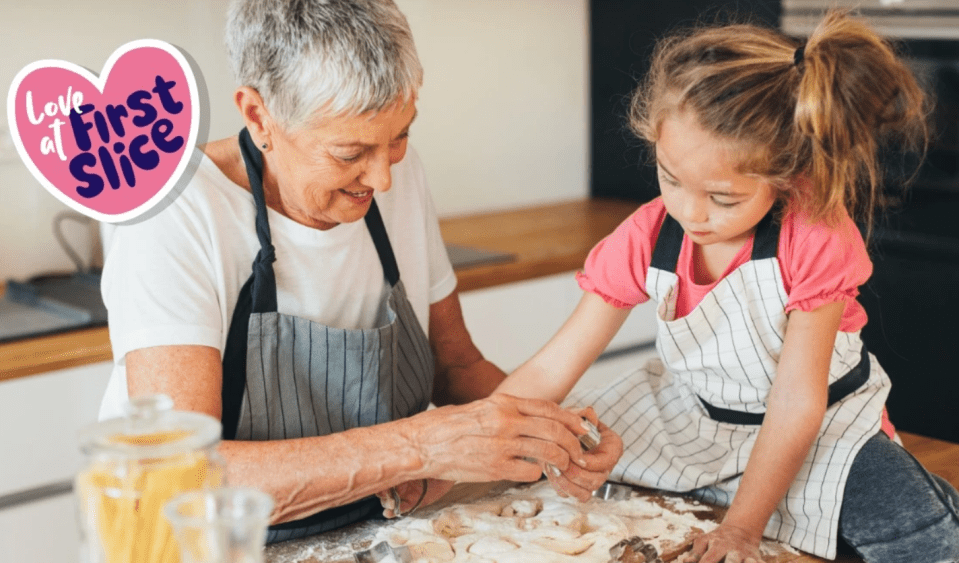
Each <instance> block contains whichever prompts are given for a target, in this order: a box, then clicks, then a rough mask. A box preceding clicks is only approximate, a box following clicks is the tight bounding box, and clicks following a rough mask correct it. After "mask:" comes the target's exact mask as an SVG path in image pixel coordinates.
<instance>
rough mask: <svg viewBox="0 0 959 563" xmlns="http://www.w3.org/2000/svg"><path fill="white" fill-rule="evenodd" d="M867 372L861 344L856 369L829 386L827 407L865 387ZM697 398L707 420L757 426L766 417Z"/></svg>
mask: <svg viewBox="0 0 959 563" xmlns="http://www.w3.org/2000/svg"><path fill="white" fill-rule="evenodd" d="M869 372H870V368H869V351H868V350H866V345H865V344H863V346H862V357H861V358H860V359H859V363H858V364H856V367H854V368H852V369H851V370H849V373H847V374H846V375H844V376H842V377H840V378H839V379H837V380H836V381H834V382H832V383H831V384H830V385H829V399H828V403H827V404H828V406H829V407H831V406H833V405H835V404H836V403H838V402H839V401H841V400H843V399H845V398H846V397H848V396H849V395H852V394H853V393H855V392H856V391H857V390H858V389H859V388H860V387H862V386H863V385H865V384H866V382H867V381H869ZM697 398H698V399H699V402H700V403H702V404H703V407H704V408H705V409H706V413H707V414H708V415H709V418H711V419H713V420H715V421H716V422H725V423H728V424H741V425H753V426H758V425H760V424H762V423H763V419H764V418H765V416H766V415H765V413H753V412H743V411H737V410H732V409H726V408H723V407H717V406H715V405H712V404H710V403H708V402H706V400H705V399H703V398H702V397H700V396H698V395H697Z"/></svg>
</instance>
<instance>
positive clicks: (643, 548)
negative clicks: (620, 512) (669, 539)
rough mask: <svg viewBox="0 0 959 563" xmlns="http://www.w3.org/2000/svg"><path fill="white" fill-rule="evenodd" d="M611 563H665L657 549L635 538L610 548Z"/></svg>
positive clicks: (637, 537)
mask: <svg viewBox="0 0 959 563" xmlns="http://www.w3.org/2000/svg"><path fill="white" fill-rule="evenodd" d="M609 563H663V560H662V559H660V558H659V552H657V551H656V548H655V547H653V546H652V545H650V544H648V543H646V542H644V541H643V539H642V538H640V537H639V536H633V537H631V538H626V539H623V540H620V541H619V542H618V543H617V544H616V545H614V546H613V547H611V548H609Z"/></svg>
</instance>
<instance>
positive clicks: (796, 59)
mask: <svg viewBox="0 0 959 563" xmlns="http://www.w3.org/2000/svg"><path fill="white" fill-rule="evenodd" d="M805 56H806V45H805V44H803V45H800V46H799V48H798V49H796V52H795V53H793V65H794V66H799V65H801V64H802V62H803V60H804V59H805Z"/></svg>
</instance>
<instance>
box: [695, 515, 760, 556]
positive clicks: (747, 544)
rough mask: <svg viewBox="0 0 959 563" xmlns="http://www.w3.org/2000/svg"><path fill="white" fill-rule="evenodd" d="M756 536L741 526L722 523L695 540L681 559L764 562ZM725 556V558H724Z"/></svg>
mask: <svg viewBox="0 0 959 563" xmlns="http://www.w3.org/2000/svg"><path fill="white" fill-rule="evenodd" d="M761 541H762V536H760V537H758V538H757V537H756V535H755V534H753V533H750V532H748V531H746V530H743V529H741V528H737V527H735V526H730V525H727V524H720V525H719V527H718V528H716V529H715V530H713V531H712V532H709V533H708V534H703V535H701V536H699V537H698V538H696V539H695V540H693V548H692V549H691V550H690V552H689V553H687V554H686V555H685V556H684V557H683V558H682V559H680V561H682V562H683V563H719V562H720V561H725V563H762V562H763V558H762V555H761V554H760V553H759V543H760V542H761ZM724 557H725V559H723V558H724Z"/></svg>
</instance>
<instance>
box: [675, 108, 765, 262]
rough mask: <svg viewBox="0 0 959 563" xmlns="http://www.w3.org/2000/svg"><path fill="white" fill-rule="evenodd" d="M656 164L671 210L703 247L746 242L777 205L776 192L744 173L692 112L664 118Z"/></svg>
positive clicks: (734, 157)
mask: <svg viewBox="0 0 959 563" xmlns="http://www.w3.org/2000/svg"><path fill="white" fill-rule="evenodd" d="M656 163H657V166H656V168H657V172H658V174H659V186H660V190H661V192H662V194H663V204H664V205H665V207H666V211H667V212H668V213H669V214H670V215H671V216H672V217H673V218H674V219H676V221H678V222H679V224H680V225H682V227H683V230H684V231H685V232H686V234H687V235H688V236H689V237H690V239H692V241H693V242H695V243H697V244H700V245H710V244H716V243H719V244H724V243H728V244H739V243H742V242H744V241H745V240H746V238H748V237H749V236H750V235H752V233H753V231H754V230H755V228H756V225H757V224H758V223H759V221H760V220H761V219H762V218H763V217H764V216H765V215H766V214H767V213H768V212H769V210H770V209H771V208H772V206H773V204H774V203H775V202H776V190H775V188H773V186H772V185H771V184H770V183H769V182H768V181H767V180H765V179H763V178H761V177H759V176H756V175H753V174H743V173H741V172H738V171H737V170H736V165H737V159H736V152H735V151H733V150H730V148H729V147H728V144H727V143H723V142H722V141H721V140H720V139H717V138H716V137H715V136H713V135H711V134H710V133H708V132H707V131H705V130H703V129H702V127H700V126H699V124H698V123H697V121H696V119H695V118H694V116H693V115H692V114H691V113H689V112H685V111H680V112H674V113H672V114H671V115H669V116H668V117H667V118H666V119H664V120H663V123H662V125H661V126H660V135H659V139H658V140H657V141H656Z"/></svg>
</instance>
